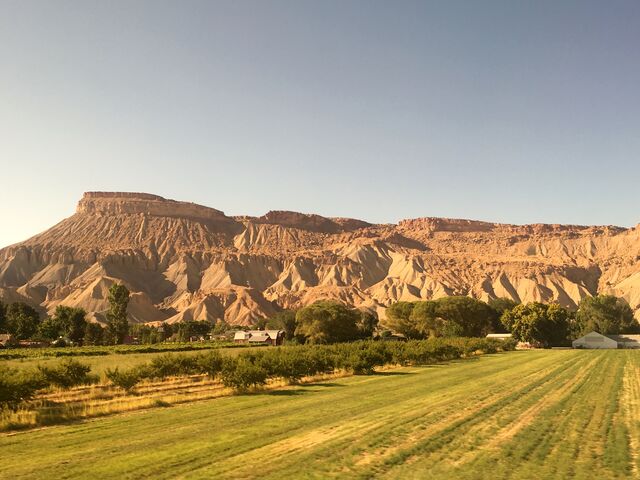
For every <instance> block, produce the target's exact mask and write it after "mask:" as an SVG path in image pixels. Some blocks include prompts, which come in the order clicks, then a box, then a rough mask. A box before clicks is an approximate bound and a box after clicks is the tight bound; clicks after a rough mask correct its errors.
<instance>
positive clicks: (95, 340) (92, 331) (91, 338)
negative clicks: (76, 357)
mask: <svg viewBox="0 0 640 480" xmlns="http://www.w3.org/2000/svg"><path fill="white" fill-rule="evenodd" d="M104 330H105V329H104V328H103V327H102V326H101V325H100V324H99V323H93V322H89V323H87V326H86V327H85V329H84V344H85V345H102V343H103V342H104Z"/></svg>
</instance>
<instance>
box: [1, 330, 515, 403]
mask: <svg viewBox="0 0 640 480" xmlns="http://www.w3.org/2000/svg"><path fill="white" fill-rule="evenodd" d="M513 347H514V344H513V343H509V342H501V341H496V340H490V339H484V338H446V339H443V338H436V339H429V340H420V341H409V342H373V341H357V342H351V343H341V344H333V345H295V346H291V347H285V348H277V349H276V348H274V349H260V350H253V351H245V352H242V353H240V354H239V355H222V354H221V353H220V351H218V350H211V351H208V352H204V353H199V354H195V355H175V354H167V355H160V356H157V357H154V358H153V359H152V360H151V361H150V362H147V363H145V364H142V365H139V366H136V367H133V368H130V369H119V368H117V367H116V368H113V369H107V370H106V371H105V376H106V377H107V379H108V380H109V381H110V382H111V383H112V384H113V385H116V386H118V387H121V388H123V389H125V390H127V391H131V390H133V389H134V388H135V387H136V385H137V384H138V383H139V382H141V381H144V380H162V379H165V378H167V377H175V376H184V375H208V376H209V377H210V378H215V379H219V380H220V381H221V382H222V383H223V384H224V385H225V386H227V387H231V388H234V389H237V390H241V391H242V390H246V389H247V388H249V387H252V386H257V385H263V384H264V383H266V382H267V380H268V379H272V378H280V379H284V380H286V381H288V382H290V383H296V382H298V381H300V380H301V379H302V378H303V377H309V376H313V375H317V374H326V373H332V372H335V371H348V372H353V373H355V374H371V373H373V372H374V368H375V367H378V366H383V365H387V364H393V365H424V364H430V363H435V362H441V361H446V360H452V359H456V358H460V357H462V356H467V355H475V354H479V353H493V352H496V351H499V350H511V349H513ZM99 381H100V379H99V377H98V376H97V375H95V374H92V373H91V368H90V366H89V365H86V364H83V363H81V362H78V361H77V360H73V359H67V360H63V361H62V362H60V363H58V364H56V365H53V366H37V367H33V368H30V369H20V370H18V369H13V368H6V369H2V370H0V411H2V410H3V409H4V408H9V409H14V410H15V409H17V408H18V407H19V406H20V405H21V404H22V403H24V402H25V401H28V400H30V399H32V398H33V397H34V395H35V394H36V393H37V392H38V391H39V390H42V389H46V388H49V387H58V388H71V387H73V386H76V385H84V384H91V383H98V382H99Z"/></svg>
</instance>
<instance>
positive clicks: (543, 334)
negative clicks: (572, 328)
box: [501, 302, 571, 348]
mask: <svg viewBox="0 0 640 480" xmlns="http://www.w3.org/2000/svg"><path fill="white" fill-rule="evenodd" d="M570 319H571V315H570V313H569V312H568V311H567V310H566V309H564V308H562V307H561V306H560V305H558V304H555V303H554V304H551V305H545V304H542V303H538V302H532V303H527V304H521V305H518V306H516V307H515V308H513V309H512V310H507V311H506V312H505V313H504V314H503V315H502V317H501V321H502V323H503V325H504V326H505V328H506V329H507V330H509V331H510V332H511V334H512V335H513V338H514V339H515V340H517V341H520V342H529V343H531V344H534V345H540V346H542V347H545V348H548V347H551V346H558V345H564V344H566V343H567V339H568V335H569V322H570Z"/></svg>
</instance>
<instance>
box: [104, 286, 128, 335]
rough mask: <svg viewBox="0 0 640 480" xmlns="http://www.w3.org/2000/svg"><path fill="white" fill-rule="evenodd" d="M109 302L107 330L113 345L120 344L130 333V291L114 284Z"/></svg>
mask: <svg viewBox="0 0 640 480" xmlns="http://www.w3.org/2000/svg"><path fill="white" fill-rule="evenodd" d="M108 300H109V312H108V313H107V329H108V331H109V336H110V340H111V343H115V344H120V343H122V342H123V341H124V339H125V337H126V336H127V334H128V333H129V322H128V321H127V307H128V305H129V289H128V288H127V287H125V286H124V285H122V284H120V283H114V284H113V285H111V288H109V298H108Z"/></svg>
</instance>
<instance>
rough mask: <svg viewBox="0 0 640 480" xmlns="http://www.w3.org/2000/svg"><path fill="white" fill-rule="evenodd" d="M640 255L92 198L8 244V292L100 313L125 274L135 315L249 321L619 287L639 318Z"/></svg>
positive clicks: (563, 230) (566, 231)
mask: <svg viewBox="0 0 640 480" xmlns="http://www.w3.org/2000/svg"><path fill="white" fill-rule="evenodd" d="M639 260H640V229H638V228H637V227H636V228H631V229H623V228H618V227H611V226H607V227H584V226H573V225H542V224H539V225H523V226H518V225H504V224H494V223H487V222H476V221H470V220H454V219H443V218H420V219H412V220H404V221H401V222H399V223H398V224H397V225H391V224H390V225H372V224H369V223H366V222H363V221H360V220H354V219H345V218H325V217H321V216H318V215H306V214H301V213H296V212H283V211H276V212H269V213H267V214H266V215H264V216H262V217H228V216H226V215H224V213H222V212H220V211H219V210H215V209H212V208H207V207H203V206H200V205H195V204H192V203H186V202H177V201H174V200H166V199H164V198H162V197H158V196H156V195H149V194H138V193H103V192H89V193H86V194H85V195H84V197H83V198H82V199H81V200H80V202H79V204H78V208H77V211H76V213H75V214H74V215H72V216H71V217H69V218H67V219H65V220H63V221H62V222H60V223H59V224H57V225H55V226H54V227H52V228H50V229H49V230H47V231H45V232H43V233H41V234H39V235H36V236H35V237H33V238H31V239H29V240H26V241H25V242H22V243H19V244H16V245H12V246H10V247H7V248H5V249H2V250H0V296H2V297H3V298H4V299H5V300H7V301H17V300H23V301H28V302H30V303H32V304H37V305H39V306H41V307H42V309H43V310H49V311H50V310H51V309H53V308H55V306H56V305H59V304H64V305H73V306H80V307H83V308H85V309H87V310H88V311H89V312H91V316H92V318H93V319H95V320H96V321H103V320H104V313H105V311H106V308H107V300H106V294H107V291H108V289H109V287H110V286H111V284H113V282H116V281H118V282H124V283H125V284H126V285H127V286H128V287H129V289H130V290H131V291H132V292H134V294H133V296H132V300H131V307H130V309H129V314H130V317H131V318H130V319H131V320H132V321H135V322H150V321H169V322H178V321H182V320H189V319H198V320H201V319H210V320H216V319H225V320H226V321H228V322H231V323H240V324H249V323H251V322H253V321H255V320H256V319H257V318H260V317H264V316H268V315H271V314H273V313H274V312H276V311H278V310H281V309H282V308H292V307H298V306H301V305H306V304H309V303H311V302H314V301H316V300H318V299H336V300H340V301H343V302H346V303H348V304H351V305H354V306H357V307H360V308H370V309H375V310H377V311H379V313H383V311H384V308H385V307H386V306H387V305H389V304H390V303H391V302H395V301H398V300H418V299H429V298H438V297H442V296H447V295H471V296H474V297H477V298H480V299H483V300H487V299H490V298H494V297H509V298H512V299H514V300H517V301H523V302H527V301H534V300H535V301H544V302H551V301H556V302H559V303H560V304H562V305H564V306H566V307H570V308H575V307H576V305H577V304H578V303H579V302H580V300H581V299H582V298H584V297H585V296H589V295H594V294H596V293H613V294H616V295H619V296H623V297H625V298H626V299H627V300H628V301H629V303H630V305H631V307H632V308H633V309H634V310H635V311H636V312H638V311H639V310H640V263H639Z"/></svg>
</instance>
